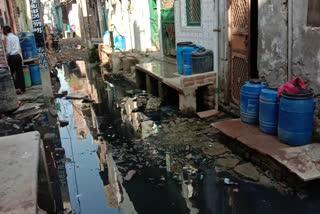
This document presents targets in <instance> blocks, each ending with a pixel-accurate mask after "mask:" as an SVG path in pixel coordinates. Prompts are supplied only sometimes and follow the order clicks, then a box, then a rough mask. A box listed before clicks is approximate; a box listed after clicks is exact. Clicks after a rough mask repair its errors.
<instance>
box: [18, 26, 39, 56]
mask: <svg viewBox="0 0 320 214" xmlns="http://www.w3.org/2000/svg"><path fill="white" fill-rule="evenodd" d="M19 40H20V46H21V51H22V56H23V59H25V60H26V59H32V58H37V57H38V50H37V46H36V40H35V37H34V34H33V33H32V32H21V33H19Z"/></svg>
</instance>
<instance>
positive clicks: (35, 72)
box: [29, 64, 41, 85]
mask: <svg viewBox="0 0 320 214" xmlns="http://www.w3.org/2000/svg"><path fill="white" fill-rule="evenodd" d="M29 70H30V76H31V82H32V85H41V73H40V68H39V64H32V65H29Z"/></svg>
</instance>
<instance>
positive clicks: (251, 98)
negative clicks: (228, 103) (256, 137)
mask: <svg viewBox="0 0 320 214" xmlns="http://www.w3.org/2000/svg"><path fill="white" fill-rule="evenodd" d="M266 87H267V86H266V84H265V83H263V82H260V81H258V80H250V81H247V82H245V84H244V85H243V86H242V87H241V94H240V114H241V121H242V122H244V123H247V124H258V123H259V96H260V93H261V90H262V89H263V88H266Z"/></svg>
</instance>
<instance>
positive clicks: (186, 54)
mask: <svg viewBox="0 0 320 214" xmlns="http://www.w3.org/2000/svg"><path fill="white" fill-rule="evenodd" d="M199 48H201V47H199V46H196V45H194V46H188V47H183V48H182V55H183V74H184V75H186V76H188V75H192V57H191V56H192V52H194V51H197V50H199Z"/></svg>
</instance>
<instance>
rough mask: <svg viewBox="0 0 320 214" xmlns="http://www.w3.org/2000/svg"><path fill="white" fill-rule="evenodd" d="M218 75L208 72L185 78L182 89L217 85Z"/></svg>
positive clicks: (182, 80)
mask: <svg viewBox="0 0 320 214" xmlns="http://www.w3.org/2000/svg"><path fill="white" fill-rule="evenodd" d="M215 81H216V73H215V72H207V73H203V74H194V75H191V76H185V77H183V78H181V86H182V88H188V87H202V86H205V85H210V84H215Z"/></svg>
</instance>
